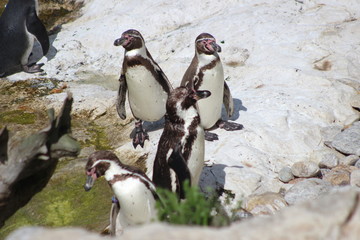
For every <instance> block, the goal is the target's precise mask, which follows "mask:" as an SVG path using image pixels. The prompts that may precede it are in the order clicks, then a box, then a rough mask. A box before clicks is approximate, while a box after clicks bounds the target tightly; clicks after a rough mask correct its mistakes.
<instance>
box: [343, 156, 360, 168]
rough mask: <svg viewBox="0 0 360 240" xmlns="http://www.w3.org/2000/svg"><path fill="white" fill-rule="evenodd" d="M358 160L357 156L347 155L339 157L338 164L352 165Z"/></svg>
mask: <svg viewBox="0 0 360 240" xmlns="http://www.w3.org/2000/svg"><path fill="white" fill-rule="evenodd" d="M358 160H359V156H356V155H349V156H346V157H343V158H341V159H340V164H343V165H347V166H354V165H355V163H356V162H357V161H358Z"/></svg>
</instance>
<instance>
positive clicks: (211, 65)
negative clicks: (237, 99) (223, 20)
mask: <svg viewBox="0 0 360 240" xmlns="http://www.w3.org/2000/svg"><path fill="white" fill-rule="evenodd" d="M218 52H221V47H220V46H219V45H218V44H217V43H216V40H215V38H214V37H213V36H212V35H210V34H209V33H202V34H200V35H199V36H198V37H197V38H196V40H195V56H194V57H193V59H192V62H191V64H190V66H189V67H188V69H187V70H186V72H185V74H184V76H183V79H182V81H181V86H189V87H193V88H194V89H195V90H209V91H210V92H211V97H209V98H207V99H205V100H203V101H200V102H199V103H198V104H197V109H198V111H199V114H200V119H201V125H202V126H203V127H204V129H205V130H210V129H212V128H215V127H219V128H223V129H225V130H227V131H234V130H240V129H242V128H243V126H242V125H241V124H238V123H235V122H228V121H224V120H222V119H221V108H222V105H223V104H224V106H225V109H226V111H227V114H228V117H231V116H232V114H233V112H234V106H233V105H234V104H233V99H232V96H231V93H230V89H229V87H228V85H227V84H226V82H225V80H224V71H223V66H222V64H221V60H220V57H219V55H218ZM205 138H206V140H209V141H213V140H217V139H218V136H217V134H215V133H209V132H208V131H206V132H205Z"/></svg>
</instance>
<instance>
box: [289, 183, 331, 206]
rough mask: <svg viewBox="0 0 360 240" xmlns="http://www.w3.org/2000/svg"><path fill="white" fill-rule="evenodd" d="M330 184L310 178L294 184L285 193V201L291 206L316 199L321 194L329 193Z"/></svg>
mask: <svg viewBox="0 0 360 240" xmlns="http://www.w3.org/2000/svg"><path fill="white" fill-rule="evenodd" d="M330 189H331V184H330V183H328V182H326V181H324V180H321V179H318V178H310V179H305V180H303V181H301V182H298V183H296V184H294V185H293V186H292V187H291V188H290V189H289V190H288V191H287V192H286V193H285V197H284V198H285V201H286V202H287V203H288V204H290V205H292V204H296V203H301V202H305V201H307V200H312V199H316V198H318V197H319V196H320V195H321V194H324V193H326V192H329V191H330Z"/></svg>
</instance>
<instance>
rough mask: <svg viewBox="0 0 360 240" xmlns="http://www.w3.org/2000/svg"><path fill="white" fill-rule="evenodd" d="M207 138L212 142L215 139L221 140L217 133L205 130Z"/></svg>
mask: <svg viewBox="0 0 360 240" xmlns="http://www.w3.org/2000/svg"><path fill="white" fill-rule="evenodd" d="M205 140H206V141H210V142H212V141H215V140H219V136H218V135H217V134H216V133H212V132H209V131H205Z"/></svg>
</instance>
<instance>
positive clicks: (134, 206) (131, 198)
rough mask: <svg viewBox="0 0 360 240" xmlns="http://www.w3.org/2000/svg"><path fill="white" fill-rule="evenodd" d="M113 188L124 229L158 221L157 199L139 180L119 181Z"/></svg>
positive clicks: (119, 217) (119, 218)
mask: <svg viewBox="0 0 360 240" xmlns="http://www.w3.org/2000/svg"><path fill="white" fill-rule="evenodd" d="M112 188H113V191H114V194H115V196H116V198H117V199H118V200H119V203H120V212H119V216H118V220H119V221H120V222H119V223H120V224H121V226H122V227H126V226H131V225H136V224H141V223H147V222H150V221H152V220H155V219H156V209H155V199H154V197H153V195H152V193H151V191H149V189H148V188H147V187H146V186H145V185H144V184H143V183H142V182H140V181H139V179H136V178H128V179H126V180H124V181H118V182H116V183H115V184H113V185H112Z"/></svg>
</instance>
